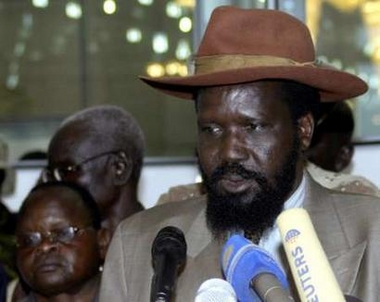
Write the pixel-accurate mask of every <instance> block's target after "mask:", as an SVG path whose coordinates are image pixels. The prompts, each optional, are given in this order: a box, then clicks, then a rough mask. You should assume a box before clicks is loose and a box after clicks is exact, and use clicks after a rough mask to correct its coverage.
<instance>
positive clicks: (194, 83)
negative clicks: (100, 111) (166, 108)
mask: <svg viewBox="0 0 380 302" xmlns="http://www.w3.org/2000/svg"><path fill="white" fill-rule="evenodd" d="M140 79H141V80H142V81H144V82H145V83H146V84H148V85H150V86H152V87H153V88H155V89H158V90H160V91H162V92H163V93H165V94H168V95H171V96H175V97H178V98H183V99H193V98H194V96H195V94H196V92H197V90H198V89H199V88H202V87H212V86H224V85H233V84H242V83H249V82H254V81H259V80H267V79H282V80H292V81H295V82H299V83H302V84H305V85H309V86H311V87H314V88H316V89H317V90H318V91H319V93H320V96H321V100H322V101H323V102H332V101H339V100H345V99H350V98H353V97H356V96H359V95H361V94H363V93H365V92H366V91H367V89H368V86H367V84H366V83H365V82H364V81H363V80H361V79H360V78H359V77H357V76H355V75H353V74H350V73H347V72H342V71H340V70H337V69H332V68H324V67H316V66H262V67H250V68H242V69H232V70H225V71H220V72H215V73H205V74H195V75H191V76H186V77H162V78H150V77H145V76H140Z"/></svg>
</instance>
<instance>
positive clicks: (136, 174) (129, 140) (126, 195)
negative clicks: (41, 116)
mask: <svg viewBox="0 0 380 302" xmlns="http://www.w3.org/2000/svg"><path fill="white" fill-rule="evenodd" d="M144 149H145V141H144V135H143V132H142V130H141V128H140V126H139V124H138V123H137V121H136V120H135V119H134V118H133V117H132V115H131V114H130V113H128V112H127V111H125V110H124V109H122V108H120V107H117V106H110V105H105V106H95V107H90V108H88V109H85V110H82V111H79V112H77V113H76V114H74V115H72V116H70V117H68V118H67V119H65V120H64V121H63V122H62V124H61V125H60V127H59V129H58V131H57V132H56V133H55V134H54V136H53V138H52V139H51V141H50V144H49V148H48V165H49V167H48V169H47V171H49V173H48V174H49V176H50V179H51V178H54V179H56V180H58V179H59V180H65V181H71V182H75V183H78V184H80V185H82V186H83V187H85V188H86V189H87V190H88V191H89V192H90V193H91V194H92V195H93V196H94V198H95V200H96V202H97V203H98V205H99V207H100V210H101V214H102V216H103V220H104V221H105V220H108V221H109V220H112V221H113V222H111V223H110V224H111V225H112V226H111V227H110V228H111V229H113V228H114V227H115V226H116V225H117V223H118V222H120V221H121V220H122V219H124V218H126V217H127V216H129V215H131V214H133V213H135V212H137V211H139V210H141V209H142V206H141V204H140V203H139V201H138V198H137V186H138V181H139V178H140V174H141V169H142V165H143V157H144ZM107 224H108V223H107Z"/></svg>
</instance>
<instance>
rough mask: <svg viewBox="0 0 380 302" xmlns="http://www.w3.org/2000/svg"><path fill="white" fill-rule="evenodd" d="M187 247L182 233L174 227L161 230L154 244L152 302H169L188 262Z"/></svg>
mask: <svg viewBox="0 0 380 302" xmlns="http://www.w3.org/2000/svg"><path fill="white" fill-rule="evenodd" d="M186 250H187V245H186V241H185V236H184V235H183V233H182V231H181V230H180V229H178V228H176V227H174V226H167V227H164V228H163V229H161V230H160V231H159V232H158V233H157V236H156V238H155V239H154V241H153V244H152V263H153V270H154V275H153V277H152V284H151V295H150V301H151V302H169V301H170V300H171V296H172V293H173V291H174V287H175V283H176V280H177V277H178V275H179V273H180V271H181V269H182V268H183V266H184V265H185V262H186Z"/></svg>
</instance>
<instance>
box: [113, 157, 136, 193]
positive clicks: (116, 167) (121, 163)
mask: <svg viewBox="0 0 380 302" xmlns="http://www.w3.org/2000/svg"><path fill="white" fill-rule="evenodd" d="M132 167H133V164H132V161H131V160H130V159H129V158H128V157H127V156H126V154H125V153H124V152H123V151H121V152H119V153H117V154H116V155H115V156H114V161H113V163H112V168H113V174H114V184H115V185H116V186H120V185H124V184H125V183H126V182H127V181H128V180H129V178H130V177H131V173H132Z"/></svg>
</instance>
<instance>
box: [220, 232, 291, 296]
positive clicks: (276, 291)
mask: <svg viewBox="0 0 380 302" xmlns="http://www.w3.org/2000/svg"><path fill="white" fill-rule="evenodd" d="M222 269H223V272H224V276H225V278H226V280H227V281H228V282H230V283H231V285H232V287H233V288H234V290H235V292H236V295H237V298H238V300H239V301H240V302H256V301H257V302H258V301H268V302H270V301H276V302H285V301H287V302H288V301H293V299H292V298H291V297H290V296H289V293H288V290H289V284H288V281H287V279H286V275H285V273H284V271H283V270H282V269H281V268H280V267H279V265H278V264H277V263H276V261H275V260H274V259H273V257H272V256H271V255H270V254H269V253H268V252H266V251H265V250H264V249H262V248H260V247H259V246H257V245H255V244H253V243H252V242H251V241H249V240H248V239H246V238H244V237H243V236H242V235H239V234H236V235H232V236H231V237H230V238H229V239H228V240H227V242H226V243H225V245H224V246H223V250H222Z"/></svg>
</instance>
